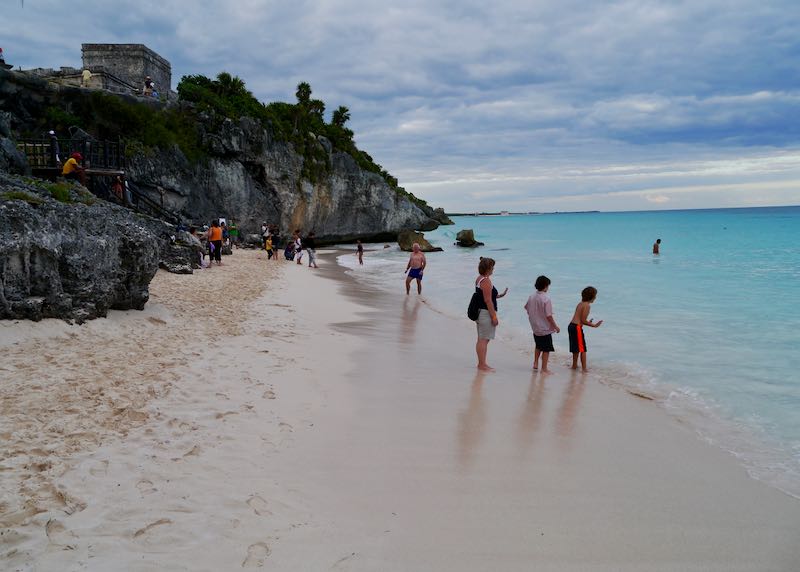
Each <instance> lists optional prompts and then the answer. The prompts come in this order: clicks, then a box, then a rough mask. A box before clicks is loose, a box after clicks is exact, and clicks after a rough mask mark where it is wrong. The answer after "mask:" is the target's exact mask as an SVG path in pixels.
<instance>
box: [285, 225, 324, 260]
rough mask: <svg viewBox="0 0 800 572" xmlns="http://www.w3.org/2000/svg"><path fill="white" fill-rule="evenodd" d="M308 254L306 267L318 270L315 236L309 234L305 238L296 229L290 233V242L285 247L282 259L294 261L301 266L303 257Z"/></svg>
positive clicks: (312, 233)
mask: <svg viewBox="0 0 800 572" xmlns="http://www.w3.org/2000/svg"><path fill="white" fill-rule="evenodd" d="M306 253H308V267H309V268H319V266H317V234H316V233H315V232H313V231H312V232H309V233H308V234H307V235H306V236H305V237H304V236H303V232H302V231H301V230H300V229H299V228H298V229H296V230H295V231H294V232H293V233H292V240H291V241H290V242H289V243H288V244H287V245H286V249H285V250H284V253H283V255H284V258H286V260H294V261H295V262H296V263H297V264H300V265H302V264H303V255H304V254H306Z"/></svg>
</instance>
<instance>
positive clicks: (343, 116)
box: [331, 105, 350, 127]
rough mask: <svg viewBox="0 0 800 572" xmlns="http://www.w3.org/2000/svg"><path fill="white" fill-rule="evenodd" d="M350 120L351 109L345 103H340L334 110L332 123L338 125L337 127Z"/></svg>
mask: <svg viewBox="0 0 800 572" xmlns="http://www.w3.org/2000/svg"><path fill="white" fill-rule="evenodd" d="M348 121H350V110H349V109H347V107H345V106H344V105H340V106H339V107H338V108H337V109H335V110H334V111H333V117H331V123H333V124H334V125H336V126H337V127H344V124H345V123H347V122H348Z"/></svg>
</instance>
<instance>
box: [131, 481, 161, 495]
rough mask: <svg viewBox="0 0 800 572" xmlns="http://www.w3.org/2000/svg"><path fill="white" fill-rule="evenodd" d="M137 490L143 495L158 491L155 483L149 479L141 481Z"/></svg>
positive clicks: (137, 485)
mask: <svg viewBox="0 0 800 572" xmlns="http://www.w3.org/2000/svg"><path fill="white" fill-rule="evenodd" d="M136 488H137V489H139V492H140V493H142V494H143V495H149V494H152V493H154V492H156V491H157V490H158V489H156V488H155V487H154V486H153V481H150V480H148V479H142V480H141V481H139V482H138V483H136Z"/></svg>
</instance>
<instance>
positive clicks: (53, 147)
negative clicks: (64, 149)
mask: <svg viewBox="0 0 800 572" xmlns="http://www.w3.org/2000/svg"><path fill="white" fill-rule="evenodd" d="M47 134H48V135H49V136H50V160H51V161H52V162H53V164H54V165H56V166H58V167H60V166H61V149H60V148H59V146H58V137H56V132H55V131H53V130H52V129H51V130H50V131H48V132H47Z"/></svg>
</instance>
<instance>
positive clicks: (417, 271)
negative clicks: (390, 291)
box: [406, 242, 428, 295]
mask: <svg viewBox="0 0 800 572" xmlns="http://www.w3.org/2000/svg"><path fill="white" fill-rule="evenodd" d="M426 264H428V262H427V260H425V254H424V253H423V252H422V250H420V248H419V243H418V242H415V243H414V245H413V246H412V247H411V256H409V257H408V265H407V266H406V272H408V276H406V295H408V294H409V293H410V292H411V281H412V280H414V279H416V280H417V294H422V272H423V271H424V270H425V265H426Z"/></svg>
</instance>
